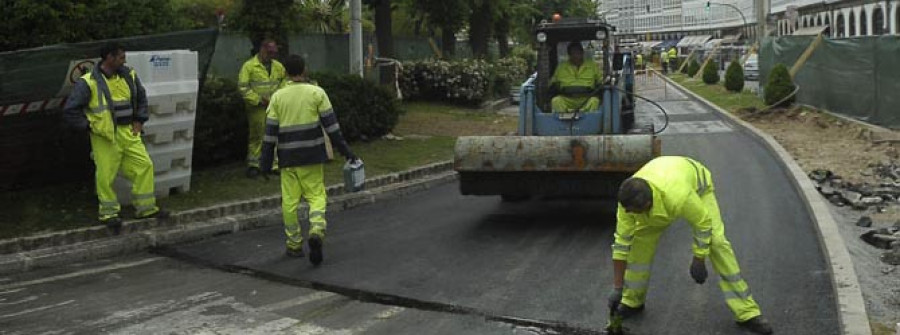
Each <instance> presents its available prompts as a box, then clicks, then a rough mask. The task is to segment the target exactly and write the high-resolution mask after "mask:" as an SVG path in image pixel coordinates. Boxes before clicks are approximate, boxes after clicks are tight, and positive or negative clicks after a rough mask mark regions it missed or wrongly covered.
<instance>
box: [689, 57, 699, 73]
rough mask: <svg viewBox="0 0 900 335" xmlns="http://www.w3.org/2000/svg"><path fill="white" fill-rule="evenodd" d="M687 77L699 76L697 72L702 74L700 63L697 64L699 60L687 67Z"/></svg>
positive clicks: (693, 61)
mask: <svg viewBox="0 0 900 335" xmlns="http://www.w3.org/2000/svg"><path fill="white" fill-rule="evenodd" d="M687 69H688V70H687V75H688V77H692V78H693V77H694V76H695V75H697V72H700V63H697V60H696V59H695V60H692V61H691V65H688V66H687Z"/></svg>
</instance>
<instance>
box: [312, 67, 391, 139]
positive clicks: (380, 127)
mask: <svg viewBox="0 0 900 335" xmlns="http://www.w3.org/2000/svg"><path fill="white" fill-rule="evenodd" d="M310 78H311V79H313V80H315V81H316V82H317V84H318V85H319V86H320V87H322V89H324V90H325V93H327V94H328V98H329V99H330V100H331V105H332V106H333V107H334V112H335V113H336V114H337V116H338V122H339V123H340V124H341V133H343V135H344V138H346V139H347V140H348V141H354V140H360V139H362V140H365V139H368V138H378V137H381V136H384V135H385V134H387V133H389V132H390V131H391V130H393V129H394V126H396V125H397V122H398V121H399V120H400V113H401V111H400V107H399V105H398V102H397V99H396V98H395V97H394V96H393V95H392V94H391V92H390V91H388V90H387V89H386V88H384V87H381V86H378V85H377V84H375V83H372V82H369V81H367V80H365V79H363V78H360V77H359V76H355V75H349V74H332V73H324V72H323V73H314V74H312V75H311V76H310Z"/></svg>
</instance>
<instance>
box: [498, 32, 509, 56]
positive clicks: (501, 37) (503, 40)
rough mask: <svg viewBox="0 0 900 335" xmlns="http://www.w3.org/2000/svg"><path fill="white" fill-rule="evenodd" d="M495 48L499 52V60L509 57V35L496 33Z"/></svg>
mask: <svg viewBox="0 0 900 335" xmlns="http://www.w3.org/2000/svg"><path fill="white" fill-rule="evenodd" d="M497 48H498V49H499V50H500V58H506V57H509V51H510V50H509V35H507V34H506V33H499V32H498V33H497Z"/></svg>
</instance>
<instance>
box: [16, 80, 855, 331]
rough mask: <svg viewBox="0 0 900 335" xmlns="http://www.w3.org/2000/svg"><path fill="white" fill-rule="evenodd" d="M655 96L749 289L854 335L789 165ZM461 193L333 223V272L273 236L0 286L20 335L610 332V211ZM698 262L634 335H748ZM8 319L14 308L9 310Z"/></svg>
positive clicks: (674, 241) (679, 232) (371, 209)
mask: <svg viewBox="0 0 900 335" xmlns="http://www.w3.org/2000/svg"><path fill="white" fill-rule="evenodd" d="M639 87H640V88H641V93H642V94H644V95H647V96H648V97H651V98H654V99H658V100H661V101H662V104H663V106H665V107H666V108H667V109H668V110H669V112H670V114H671V120H670V121H671V124H670V126H669V128H668V129H667V130H666V132H665V133H664V137H663V140H664V146H663V150H664V152H665V153H666V154H681V155H691V156H694V157H696V158H698V159H700V160H702V161H704V162H705V163H706V164H707V166H708V167H709V168H710V169H711V170H712V171H713V173H714V176H715V178H716V180H715V182H716V184H717V188H718V196H719V202H720V204H721V206H722V207H723V212H724V213H723V215H724V219H725V222H726V227H727V235H728V236H729V238H730V240H731V242H732V244H733V245H734V247H735V249H736V253H737V256H738V259H739V261H740V263H741V266H742V268H743V273H742V274H743V276H744V278H745V279H747V281H748V282H749V283H750V285H751V287H752V290H753V292H754V296H755V298H756V299H757V301H758V302H759V303H760V304H761V306H762V309H763V313H765V314H766V315H767V316H768V318H769V319H770V320H771V321H772V322H773V324H774V326H775V327H776V329H777V331H778V333H780V334H798V335H802V334H816V335H827V334H838V333H839V331H838V326H837V324H838V322H837V319H836V312H835V311H836V307H835V303H834V293H833V290H832V289H831V286H830V280H829V275H828V273H827V267H826V264H825V262H824V260H823V257H822V253H821V251H820V250H819V248H820V247H819V245H818V242H817V238H816V234H815V231H814V228H813V224H812V222H811V221H810V218H809V215H808V213H806V212H805V210H804V209H803V206H802V205H801V203H800V202H799V201H800V199H799V197H798V195H797V194H796V193H795V192H794V191H793V190H791V188H790V186H789V182H788V179H787V178H788V177H787V176H786V174H785V173H784V172H782V171H781V169H780V168H779V167H778V166H777V165H776V164H775V163H773V159H774V157H772V155H770V154H769V153H768V152H767V151H766V150H764V149H763V147H761V145H759V144H757V143H756V142H755V141H753V140H751V139H750V137H749V136H748V135H747V134H744V133H742V132H741V131H739V130H738V129H737V128H735V127H734V126H732V125H730V124H728V123H727V122H725V121H723V120H722V119H720V118H719V117H717V116H716V115H714V114H712V113H711V112H710V111H709V110H706V109H705V108H703V107H702V106H700V105H697V104H695V103H693V102H690V101H688V100H687V99H686V98H685V97H684V96H682V95H680V94H677V93H676V92H675V91H674V90H673V89H671V88H669V89H665V88H664V87H663V86H662V82H660V81H658V80H649V79H646V78H642V79H641V81H640V82H639ZM639 108H640V110H639V111H640V112H641V113H642V114H644V116H643V117H642V118H643V119H645V120H658V118H656V117H654V116H652V115H651V114H650V112H649V111H650V108H649V106H648V105H646V104H641V105H639ZM457 187H458V186H457V185H456V184H448V185H445V186H442V187H438V188H434V189H431V190H428V191H424V192H421V193H419V194H416V195H413V196H410V197H407V198H404V199H397V200H393V201H387V202H383V203H379V204H377V205H374V206H368V207H363V208H358V209H354V210H351V211H347V212H341V213H334V214H332V215H330V216H329V217H330V220H331V225H330V227H329V237H328V240H327V249H326V261H325V263H324V264H323V266H321V267H319V268H313V267H311V266H310V265H308V263H307V262H305V261H299V260H295V259H288V258H285V257H284V256H283V254H282V253H283V249H282V246H283V237H282V232H281V231H280V229H277V228H270V229H263V230H257V231H252V232H246V233H241V234H237V235H230V236H223V237H219V238H215V239H211V240H208V241H203V242H199V243H194V244H189V245H183V246H178V247H175V248H171V249H167V250H164V251H163V252H162V253H161V254H163V255H168V256H173V257H175V258H176V259H179V260H182V261H186V263H181V262H179V261H176V260H173V259H169V258H159V259H157V258H154V257H155V256H150V255H143V256H141V257H137V258H136V259H134V260H130V261H131V262H143V261H148V262H149V263H147V264H139V265H137V266H133V267H127V268H123V269H119V270H112V271H107V272H99V273H97V274H89V275H85V276H81V277H78V279H77V280H58V281H51V282H47V283H35V284H33V285H29V286H26V287H21V288H18V287H16V286H9V285H16V284H15V283H16V282H21V280H27V278H25V279H23V278H14V279H12V281H11V280H10V279H7V281H8V282H10V283H12V284H4V283H3V282H0V299H4V300H3V301H0V329H4V330H8V331H15V332H18V333H22V334H26V333H28V334H31V333H39V332H41V331H51V330H61V331H64V332H73V333H78V332H96V331H113V332H119V333H148V334H149V333H158V332H161V331H163V330H165V331H166V332H169V331H171V332H173V333H201V332H202V333H299V334H319V333H342V334H357V333H365V334H516V333H521V334H528V333H533V332H530V331H528V330H527V329H528V328H527V327H530V326H538V328H533V329H535V330H536V331H537V333H552V331H550V330H555V331H558V332H562V333H596V332H598V331H599V330H601V329H602V326H603V324H604V323H605V321H606V313H607V310H606V307H605V295H606V292H607V291H608V289H609V287H610V281H611V280H610V279H611V276H612V274H611V265H610V263H611V261H610V259H609V258H610V249H609V246H610V244H611V243H612V240H611V239H612V231H613V228H614V221H613V220H612V214H613V212H612V206H611V205H612V204H609V203H603V202H597V201H561V200H556V201H531V202H523V203H502V202H500V200H499V199H497V198H491V197H487V198H484V197H464V196H461V195H459V194H458V190H457ZM268 219H269V220H276V221H277V220H278V217H270V218H268ZM690 258H691V253H690V233H689V229H688V227H687V226H686V225H685V224H683V223H680V224H676V225H675V226H673V227H672V228H671V229H670V231H669V232H668V233H667V235H665V237H663V239H662V241H661V244H660V247H659V251H658V253H657V257H656V260H655V262H654V265H653V273H654V277H653V279H652V280H651V290H650V293H649V296H648V302H647V310H646V312H645V313H644V315H642V316H641V317H639V318H637V319H635V320H629V323H628V327H629V328H630V329H631V330H632V333H633V334H742V332H741V331H740V330H739V329H738V328H737V327H736V326H735V325H734V324H733V322H732V321H731V315H730V313H729V312H728V310H727V308H726V307H725V304H724V302H723V301H722V294H721V293H720V292H719V290H718V287H717V285H715V283H714V282H715V280H713V281H712V282H711V283H708V284H706V285H702V286H700V285H696V284H694V283H693V281H692V280H691V279H690V276H689V275H688V265H689V262H690ZM149 260H152V261H149ZM119 262H125V261H119ZM189 263H193V264H197V265H191V264H189ZM119 264H121V263H119ZM90 266H93V267H96V266H101V265H97V264H92V265H90ZM223 270H224V271H223ZM69 271H70V270H69ZM63 272H66V271H63ZM30 275H31V276H35V277H34V278H36V279H39V278H53V274H30ZM3 285H6V286H3ZM19 289H22V290H19ZM17 290H19V291H17ZM29 299H30V300H29ZM9 302H15V306H14V307H10V306H13V305H4V303H5V304H9ZM47 321H54V322H47ZM57 321H59V326H56V324H57V323H56V322H57Z"/></svg>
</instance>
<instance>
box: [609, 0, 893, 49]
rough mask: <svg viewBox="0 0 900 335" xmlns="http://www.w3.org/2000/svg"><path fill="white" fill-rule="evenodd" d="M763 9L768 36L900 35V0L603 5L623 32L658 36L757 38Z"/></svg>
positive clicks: (617, 0)
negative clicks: (804, 33) (817, 33)
mask: <svg viewBox="0 0 900 335" xmlns="http://www.w3.org/2000/svg"><path fill="white" fill-rule="evenodd" d="M758 1H766V3H759V2H758ZM760 8H768V9H769V10H768V13H767V14H768V15H767V16H766V17H767V19H766V20H767V22H768V25H767V32H768V34H769V35H776V36H781V35H791V34H794V33H795V32H797V31H798V30H801V29H804V28H810V29H805V31H813V32H815V31H816V30H817V29H813V28H817V27H818V28H824V27H826V26H827V27H828V30H827V33H828V35H829V36H830V37H833V38H841V37H853V36H871V35H886V34H900V0H837V1H835V0H831V1H829V0H824V1H823V0H713V1H710V5H709V7H707V1H706V0H607V1H603V3H602V4H601V8H600V10H601V13H603V16H604V17H605V18H606V20H607V21H608V22H609V23H610V24H612V25H614V26H616V27H617V29H618V31H617V34H618V35H621V36H624V37H630V38H636V39H637V40H639V41H659V40H671V39H678V38H682V37H684V36H689V35H711V36H712V37H714V38H721V37H723V36H725V35H736V34H740V35H741V36H742V37H743V38H746V39H755V38H756V35H757V28H756V27H757V19H758V18H759V17H760V16H759V15H757V13H758V10H759V9H760ZM763 11H765V10H763ZM741 14H743V18H742V16H741Z"/></svg>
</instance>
